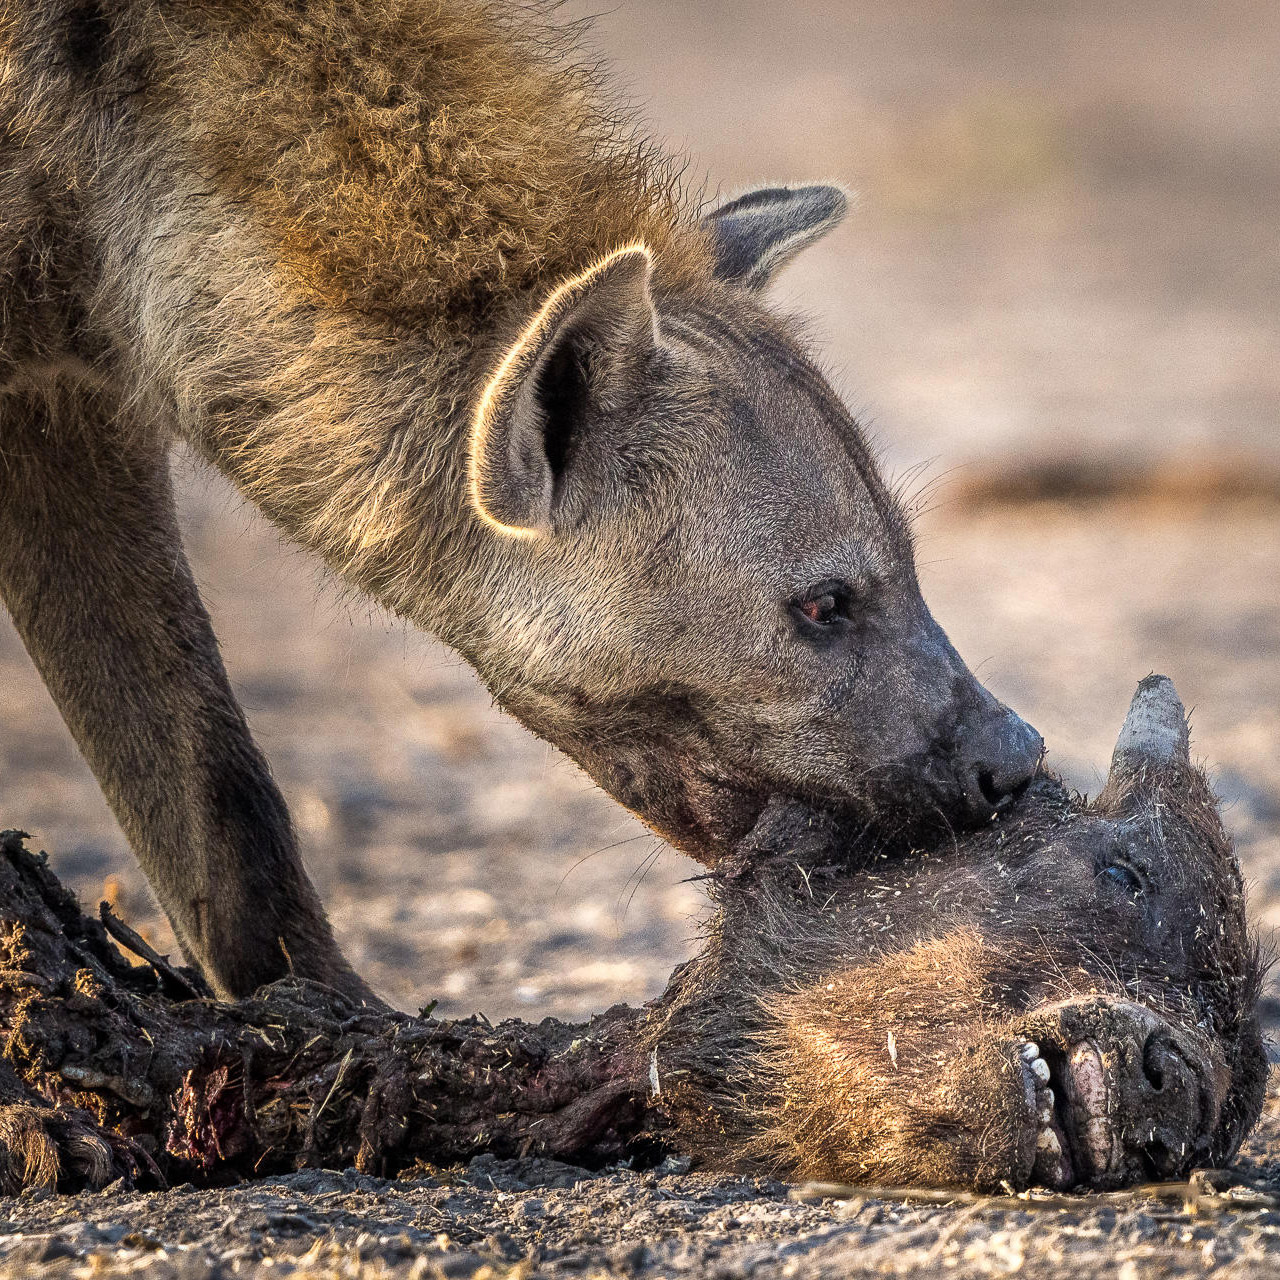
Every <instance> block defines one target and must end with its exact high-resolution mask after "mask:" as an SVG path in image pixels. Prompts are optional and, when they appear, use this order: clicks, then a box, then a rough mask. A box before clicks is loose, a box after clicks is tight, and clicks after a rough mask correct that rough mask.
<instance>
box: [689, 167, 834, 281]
mask: <svg viewBox="0 0 1280 1280" xmlns="http://www.w3.org/2000/svg"><path fill="white" fill-rule="evenodd" d="M848 209H849V197H848V196H847V195H846V194H845V192H843V191H842V190H841V189H840V188H839V187H825V186H824V187H762V188H761V189H760V190H759V191H749V192H748V193H747V194H746V195H745V196H739V197H738V198H737V199H736V200H730V201H729V203H728V204H722V205H721V206H720V208H718V209H716V210H714V211H712V212H711V213H709V214H707V216H706V217H705V218H704V219H703V225H704V226H705V227H706V228H707V229H708V230H709V231H710V232H711V234H712V236H713V237H714V239H715V250H716V272H715V273H716V279H717V280H728V281H732V282H734V283H736V284H741V285H745V286H746V287H747V288H748V289H763V288H764V286H765V285H767V284H768V283H769V281H770V280H771V279H772V278H773V276H774V274H775V273H776V272H777V271H778V270H779V269H780V268H781V267H783V266H785V265H786V264H787V263H788V262H790V261H791V259H792V258H794V257H795V255H796V254H797V253H799V252H800V250H801V249H803V248H805V247H806V246H807V245H810V244H812V243H813V242H814V241H815V240H817V239H818V238H819V237H820V236H824V235H826V233H827V232H828V231H830V230H831V229H832V227H835V226H838V225H839V224H840V222H841V221H842V220H843V218H844V215H845V214H846V213H847V212H848Z"/></svg>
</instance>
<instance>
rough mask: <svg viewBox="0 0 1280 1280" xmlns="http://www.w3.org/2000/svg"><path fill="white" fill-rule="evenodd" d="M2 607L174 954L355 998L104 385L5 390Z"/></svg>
mask: <svg viewBox="0 0 1280 1280" xmlns="http://www.w3.org/2000/svg"><path fill="white" fill-rule="evenodd" d="M0 598H3V600H4V602H5V604H6V605H7V606H8V609H9V612H10V614H11V615H12V617H13V620H14V623H15V625H16V626H17V629H18V631H19V633H20V634H21V636H22V639H23V642H24V643H25V644H26V647H27V649H28V651H29V652H30V654H31V656H32V658H33V659H34V660H35V663H36V665H37V666H38V667H39V669H40V672H41V674H42V675H43V677H44V680H45V684H46V685H47V686H48V688H49V691H50V693H51V694H52V695H53V698H54V700H55V702H56V703H57V704H58V709H59V710H60V711H61V712H62V715H63V718H64V719H65V720H66V722H67V725H68V726H69V728H70V729H71V732H72V734H73V735H74V736H75V739H76V742H77V743H78V744H79V747H80V750H81V751H82V752H83V754H84V756H85V759H86V760H87V761H88V762H89V765H90V767H91V768H92V769H93V771H94V773H95V774H96V775H97V778H98V782H99V783H100V784H101V786H102V789H103V791H104V793H105V794H106V797H107V800H108V802H109V803H110V805H111V807H112V809H113V810H114V811H115V814H116V817H117V818H118V819H119V822H120V825H121V826H122V827H123V829H124V832H125V834H126V836H127V837H128V838H129V841H130V843H131V844H132V846H133V848H134V851H135V852H136V854H137V856H138V859H139V861H140V862H141V864H142V867H143V870H144V871H145V872H146V874H147V877H148V879H149V880H150V881H151V885H152V887H153V888H154V890H155V892H156V895H157V897H158V898H159V899H160V903H161V905H162V906H163V907H164V909H165V911H166V912H167V913H168V916H169V919H170V920H171V921H172V922H173V928H174V932H175V933H176V934H177V936H178V938H179V940H180V941H181V943H182V946H183V949H184V950H185V952H186V953H187V956H188V958H189V959H190V960H191V961H192V962H194V963H196V964H198V965H199V966H200V967H201V968H202V969H203V970H204V972H205V974H206V976H207V977H208V978H209V980H210V981H211V982H212V983H213V985H214V986H215V987H216V988H217V989H218V991H219V992H220V993H221V994H224V995H231V996H238V995H244V994H246V993H247V992H250V991H252V990H254V989H255V988H256V987H258V986H260V985H261V984H263V983H265V982H270V981H273V980H274V979H276V978H280V977H283V976H284V975H286V974H287V973H289V972H290V970H291V969H292V971H293V972H295V973H297V974H298V975H300V976H304V977H308V978H314V979H318V980H320V981H323V982H326V983H329V984H331V985H333V986H336V987H339V988H341V989H342V990H343V991H345V992H347V993H349V994H351V995H353V996H355V997H356V998H360V999H370V1000H371V999H372V997H371V996H370V994H369V992H368V989H367V988H366V987H365V985H364V984H363V983H362V982H361V980H360V979H359V978H358V977H357V976H356V974H355V973H354V972H353V971H352V969H351V968H350V966H349V965H348V964H347V963H346V961H345V960H344V959H343V957H342V954H341V952H340V951H339V950H338V947H337V944H336V943H335V942H334V940H333V934H332V932H331V931H330V928H329V924H328V921H327V920H326V919H325V915H324V910H323V908H322V907H321V905H320V900H319V898H318V897H317V895H316V892H315V889H314V888H313V887H312V885H311V882H310V881H309V880H308V879H307V875H306V872H305V871H304V870H303V867H302V863H301V861H300V859H299V857H298V851H297V846H296V842H295V838H294V833H293V828H292V826H291V824H290V821H289V815H288V811H287V810H286V808H285V804H284V800H283V798H282V797H281V795H280V792H279V790H278V789H277V787H276V785H275V783H274V782H273V781H272V779H271V774H270V771H269V769H268V767H267V763H266V760H265V759H264V758H263V756H262V754H261V752H260V751H259V750H258V748H257V746H256V745H255V744H254V742H253V739H252V738H251V737H250V734H249V728H248V725H247V724H246V723H245V718H244V715H243V713H242V712H241V710H240V708H239V706H238V705H237V703H236V700H235V697H234V695H233V694H232V692H231V688H230V686H229V685H228V682H227V676H226V672H225V670H224V668H223V665H222V659H221V657H220V655H219V652H218V644H217V640H216V639H215V637H214V634H213V629H212V627H211V625H210V623H209V618H208V615H207V614H206V613H205V610H204V606H203V604H202V602H201V600H200V597H199V594H198V593H197V591H196V586H195V582H194V581H193V579H192V576H191V570H190V568H189V567H188V565H187V561H186V557H185V555H184V554H183V549H182V544H181V541H180V538H179V533H178V526H177V521H176V516H175V511H174V503H173V494H172V489H171V486H170V480H169V471H168V461H167V457H166V453H165V449H164V446H163V444H161V443H160V442H158V441H156V440H154V439H149V438H147V437H146V436H145V435H144V434H143V433H141V432H137V431H131V430H129V429H128V428H122V427H121V426H119V425H118V424H117V422H116V421H114V415H113V406H112V404H111V403H110V402H109V401H108V400H107V399H106V398H105V397H103V396H100V395H97V394H91V393H88V392H85V391H83V390H74V391H73V390H70V389H67V388H58V387H50V388H45V389H42V390H40V391H38V392H34V391H26V392H22V393H14V392H10V394H9V395H8V396H5V395H4V394H3V393H0Z"/></svg>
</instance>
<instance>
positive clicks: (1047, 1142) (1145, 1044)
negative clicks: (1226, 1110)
mask: <svg viewBox="0 0 1280 1280" xmlns="http://www.w3.org/2000/svg"><path fill="white" fill-rule="evenodd" d="M1026 1030H1027V1035H1028V1037H1029V1038H1028V1040H1027V1041H1026V1042H1025V1043H1024V1044H1023V1045H1022V1046H1021V1047H1020V1051H1019V1055H1018V1057H1019V1066H1020V1069H1021V1071H1022V1073H1023V1089H1024V1096H1025V1099H1026V1103H1027V1112H1028V1120H1027V1130H1026V1135H1025V1137H1024V1140H1023V1151H1022V1152H1021V1156H1022V1163H1023V1166H1024V1168H1026V1169H1029V1170H1030V1175H1031V1176H1030V1181H1032V1182H1036V1183H1039V1184H1041V1185H1043V1186H1047V1187H1055V1188H1058V1189H1065V1188H1067V1187H1071V1186H1074V1185H1075V1184H1076V1183H1085V1184H1087V1185H1089V1186H1093V1187H1118V1186H1124V1185H1126V1184H1128V1183H1132V1182H1138V1181H1142V1180H1143V1179H1157V1180H1158V1179H1163V1178H1172V1177H1176V1176H1177V1175H1179V1174H1181V1173H1185V1172H1186V1171H1187V1170H1188V1169H1191V1168H1194V1167H1195V1166H1197V1165H1201V1164H1205V1163H1208V1162H1210V1161H1212V1159H1213V1157H1214V1149H1213V1146H1214V1134H1215V1132H1216V1131H1217V1128H1218V1122H1219V1117H1220V1114H1221V1110H1222V1104H1223V1102H1224V1101H1225V1097H1226V1091H1227V1088H1228V1086H1229V1085H1230V1081H1231V1073H1230V1071H1229V1070H1228V1069H1227V1067H1226V1065H1225V1063H1224V1061H1223V1059H1222V1055H1221V1053H1220V1052H1216V1053H1215V1050H1214V1047H1213V1046H1212V1044H1211V1043H1209V1042H1208V1041H1206V1040H1205V1039H1204V1038H1203V1036H1200V1035H1197V1034H1196V1033H1195V1032H1194V1031H1193V1030H1190V1029H1188V1028H1184V1027H1178V1026H1175V1025H1173V1024H1172V1023H1170V1022H1168V1021H1167V1020H1166V1019H1165V1018H1163V1017H1161V1016H1160V1015H1159V1014H1158V1013H1156V1012H1155V1011H1153V1010H1152V1009H1150V1008H1147V1007H1146V1006H1144V1005H1139V1004H1134V1003H1132V1002H1131V1001H1127V1000H1118V999H1107V998H1105V997H1088V998H1084V999H1077V1000H1068V1001H1064V1002H1063V1003H1061V1004H1058V1005H1056V1006H1050V1007H1049V1008H1046V1009H1042V1010H1039V1011H1038V1012H1037V1013H1036V1014H1035V1016H1034V1017H1033V1018H1032V1019H1031V1020H1030V1021H1029V1022H1028V1025H1027V1028H1026Z"/></svg>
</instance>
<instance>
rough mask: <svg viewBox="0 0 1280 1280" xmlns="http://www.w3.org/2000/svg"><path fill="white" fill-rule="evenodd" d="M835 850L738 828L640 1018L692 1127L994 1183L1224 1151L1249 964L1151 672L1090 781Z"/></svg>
mask: <svg viewBox="0 0 1280 1280" xmlns="http://www.w3.org/2000/svg"><path fill="white" fill-rule="evenodd" d="M770 828H772V829H770ZM855 847H856V846H855ZM846 852H847V846H845V845H844V844H843V843H842V842H841V840H840V838H839V836H838V835H836V834H833V833H832V832H831V831H829V830H824V828H823V824H822V823H821V821H816V822H815V820H814V819H813V818H812V816H811V815H806V814H804V813H803V812H802V811H797V810H794V809H790V808H785V807H780V808H779V809H777V810H776V811H775V813H774V814H773V815H772V820H771V821H770V820H768V819H767V820H766V821H765V822H764V823H762V824H761V826H760V827H759V828H757V831H756V833H755V834H754V837H753V839H752V840H751V841H749V842H748V844H747V845H746V846H744V847H743V848H742V849H740V850H739V854H738V868H739V870H738V875H737V877H736V878H735V879H734V880H733V881H732V882H731V883H730V884H729V885H728V886H727V887H726V888H722V889H721V890H720V898H721V902H722V906H723V910H722V914H721V916H720V918H719V920H718V921H717V923H716V925H715V928H714V932H713V935H712V938H711V941H710V945H709V947H708V948H707V950H706V952H705V953H704V954H703V955H702V956H701V957H700V958H699V959H698V960H696V961H694V962H692V963H691V964H690V965H689V966H687V967H686V969H685V970H684V971H683V972H682V973H680V974H678V975H677V976H676V978H675V979H674V980H673V983H672V988H671V990H670V991H669V993H668V1000H669V1005H668V1007H667V1009H666V1010H665V1011H664V1012H663V1014H662V1015H661V1021H660V1022H659V1024H658V1027H659V1029H657V1030H655V1031H651V1032H650V1042H651V1043H652V1044H653V1045H654V1047H655V1051H656V1057H655V1063H656V1067H657V1070H658V1072H659V1079H660V1080H661V1079H665V1081H666V1083H665V1084H663V1085H662V1088H663V1089H664V1092H669V1095H670V1100H671V1102H672V1103H673V1111H674V1113H675V1114H676V1116H677V1117H678V1122H679V1126H680V1130H681V1132H682V1133H683V1134H684V1135H685V1137H684V1139H683V1141H684V1143H685V1145H686V1146H688V1147H689V1148H690V1149H693V1148H695V1147H696V1148H698V1149H701V1150H703V1151H706V1150H707V1149H708V1147H709V1146H710V1147H714V1148H715V1149H716V1150H717V1152H718V1153H719V1158H720V1159H723V1160H727V1161H729V1162H734V1163H736V1162H741V1161H746V1162H748V1163H750V1164H763V1165H765V1166H768V1167H771V1168H775V1169H780V1170H785V1171H786V1172H787V1173H788V1174H792V1175H805V1176H810V1177H816V1178H825V1179H838V1180H842V1181H850V1182H866V1181H874V1182H881V1183H895V1182H897V1183H903V1182H908V1183H924V1184H934V1185H943V1186H955V1185H965V1186H976V1187H979V1188H988V1189H989V1188H994V1187H997V1186H999V1185H1001V1184H1003V1183H1009V1184H1011V1185H1012V1186H1015V1187H1025V1186H1027V1185H1028V1184H1040V1185H1044V1186H1049V1187H1055V1188H1068V1187H1072V1186H1077V1185H1085V1186H1092V1187H1118V1186H1123V1185H1127V1184H1130V1183H1133V1182H1138V1181H1142V1180H1144V1179H1147V1178H1169V1177H1173V1176H1176V1175H1178V1174H1182V1173H1185V1172H1187V1171H1189V1170H1190V1169H1192V1168H1193V1167H1196V1166H1198V1165H1205V1164H1210V1165H1217V1164H1220V1163H1222V1162H1224V1161H1226V1160H1228V1159H1230V1158H1231V1156H1232V1155H1233V1154H1234V1153H1235V1151H1236V1149H1237V1147H1238V1146H1239V1144H1240V1142H1241V1140H1242V1139H1243V1137H1244V1135H1245V1134H1246V1132H1247V1131H1248V1130H1249V1128H1250V1127H1251V1126H1252V1125H1253V1123H1254V1121H1255V1120H1256V1119H1257V1117H1258V1114H1259V1110H1260V1108H1261V1105H1262V1098H1263V1093H1264V1088H1265V1079H1266V1069H1267V1068H1266V1056H1265V1053H1264V1051H1263V1046H1262V1036H1261V1032H1260V1029H1259V1024H1258V1018H1257V1014H1256V1009H1255V1003H1256V997H1257V991H1258V986H1259V981H1260V977H1261V972H1262V965H1261V963H1260V957H1259V949H1258V946H1257V945H1256V943H1255V941H1254V939H1253V938H1252V937H1251V934H1250V931H1249V928H1248V925H1247V923H1246V918H1245V900H1244V889H1243V885H1242V881H1241V876H1240V869H1239V865H1238V864H1237V862H1236V859H1235V857H1234V855H1233V853H1232V851H1231V845H1230V841H1229V839H1228V837H1227V835H1226V832H1225V831H1224V829H1223V827H1222V824H1221V822H1220V820H1219V816H1218V811H1217V805H1216V802H1215V799H1214V796H1213V793H1212V791H1211V790H1210V787H1209V784H1208V782H1207V781H1206V779H1205V777H1204V775H1203V774H1202V773H1201V772H1200V771H1199V770H1197V769H1196V768H1195V767H1194V766H1193V765H1192V763H1191V760H1190V756H1189V743H1188V735H1187V726H1186V720H1185V715H1184V712H1183V707H1182V704H1181V702H1180V701H1179V700H1178V696H1177V694H1176V692H1175V691H1174V688H1173V685H1172V684H1171V683H1170V681H1169V680H1167V679H1166V678H1164V677H1163V676H1152V677H1149V678H1148V679H1146V680H1144V681H1143V682H1142V683H1141V684H1140V685H1139V687H1138V692H1137V694H1136V695H1135V697H1134V700H1133V704H1132V706H1131V707H1130V710H1129V715H1128V718H1127V719H1126V721H1125V724H1124V727H1123V729H1122V730H1121V733H1120V736H1119V740H1118V741H1117V743H1116V748H1115V754H1114V756H1113V758H1112V763H1111V772H1110V777H1109V778H1108V781H1107V785H1106V787H1105V789H1104V790H1103V791H1102V793H1101V794H1100V795H1099V796H1098V798H1097V799H1096V801H1094V802H1093V803H1092V804H1088V805H1081V804H1080V803H1078V802H1077V801H1075V800H1074V799H1073V798H1072V797H1070V796H1069V795H1068V794H1067V792H1066V791H1065V790H1064V789H1063V788H1062V786H1061V785H1060V784H1059V783H1057V782H1056V781H1054V780H1052V779H1051V778H1048V777H1044V778H1041V779H1039V780H1038V781H1037V782H1036V783H1035V784H1033V788H1032V791H1031V792H1030V794H1028V796H1027V797H1026V800H1025V802H1024V803H1023V804H1021V805H1020V806H1019V807H1018V810H1017V811H1016V813H1015V814H1013V815H1011V816H1009V817H1007V818H1005V819H1003V820H1001V821H999V822H998V823H996V824H993V825H992V826H990V827H989V828H987V829H986V830H985V831H983V832H981V833H978V834H975V835H972V836H970V837H968V838H966V839H965V840H964V841H962V842H960V843H959V844H957V845H956V846H954V847H953V848H951V849H946V848H943V849H938V850H935V851H933V852H931V853H928V854H917V855H913V856H911V857H909V858H906V859H902V860H897V861H892V860H884V861H878V860H876V859H875V858H870V859H868V861H867V862H866V864H865V865H864V866H863V868H862V869H861V870H859V872H858V873H857V874H856V875H852V876H851V875H850V874H849V871H848V861H847V859H846V858H844V857H842V856H841V855H842V854H844V853H846ZM664 1068H665V1070H664Z"/></svg>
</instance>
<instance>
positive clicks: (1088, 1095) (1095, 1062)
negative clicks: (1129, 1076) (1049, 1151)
mask: <svg viewBox="0 0 1280 1280" xmlns="http://www.w3.org/2000/svg"><path fill="white" fill-rule="evenodd" d="M1067 1072H1068V1081H1069V1093H1070V1098H1071V1103H1072V1107H1073V1110H1074V1111H1075V1112H1076V1114H1077V1115H1078V1116H1079V1117H1080V1119H1081V1120H1083V1124H1081V1125H1080V1126H1079V1129H1080V1137H1081V1138H1082V1139H1083V1145H1084V1147H1085V1149H1086V1151H1087V1152H1088V1155H1089V1159H1090V1161H1091V1162H1092V1164H1093V1167H1094V1169H1096V1170H1097V1171H1098V1172H1099V1173H1102V1172H1105V1171H1106V1169H1107V1168H1108V1167H1109V1166H1110V1164H1111V1154H1112V1139H1113V1134H1112V1130H1111V1119H1110V1117H1109V1115H1108V1110H1109V1108H1108V1103H1109V1098H1108V1090H1107V1077H1106V1072H1105V1070H1104V1069H1103V1065H1102V1055H1101V1054H1100V1053H1099V1052H1098V1050H1097V1048H1096V1047H1095V1046H1094V1045H1092V1044H1090V1043H1089V1042H1088V1041H1085V1042H1083V1043H1081V1044H1078V1045H1076V1046H1075V1048H1073V1049H1072V1050H1071V1054H1070V1056H1069V1059H1068V1063H1067Z"/></svg>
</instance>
